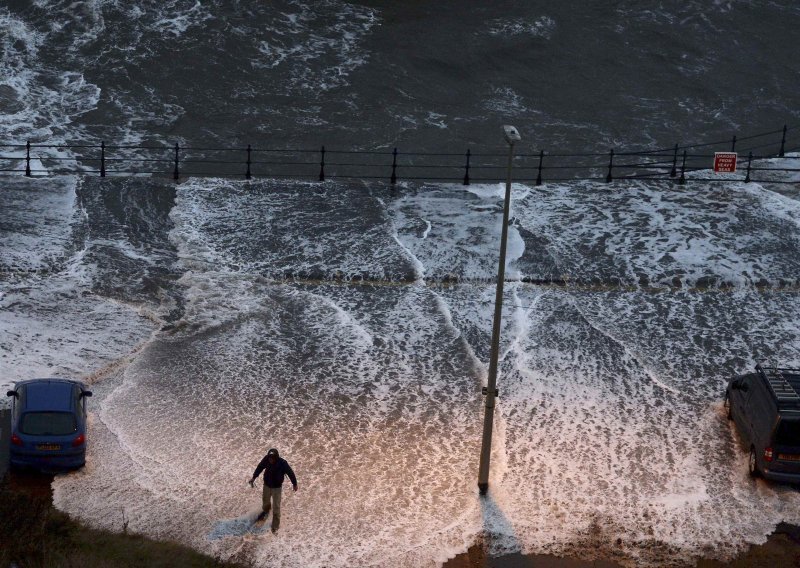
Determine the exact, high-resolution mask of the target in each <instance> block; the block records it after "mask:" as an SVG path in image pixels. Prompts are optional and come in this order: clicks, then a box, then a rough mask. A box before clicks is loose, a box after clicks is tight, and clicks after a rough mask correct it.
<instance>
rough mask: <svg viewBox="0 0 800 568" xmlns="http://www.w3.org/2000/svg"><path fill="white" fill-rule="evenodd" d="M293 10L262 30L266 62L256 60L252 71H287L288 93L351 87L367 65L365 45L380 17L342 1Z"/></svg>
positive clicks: (299, 4)
mask: <svg viewBox="0 0 800 568" xmlns="http://www.w3.org/2000/svg"><path fill="white" fill-rule="evenodd" d="M289 5H290V7H291V8H290V10H291V11H287V12H282V13H280V14H279V16H278V18H276V21H275V22H274V23H273V24H272V25H268V26H265V27H264V28H263V29H258V31H257V33H258V34H259V36H267V37H266V39H262V40H260V41H259V42H258V51H259V52H260V53H261V56H262V57H260V58H258V59H255V60H253V61H252V65H253V67H254V68H255V69H279V68H281V69H282V68H285V69H287V70H288V71H289V81H288V82H287V83H286V85H285V86H284V87H283V88H284V89H287V90H288V92H294V91H297V90H300V91H302V92H303V93H304V94H305V95H306V96H308V95H309V94H314V93H318V92H320V91H322V92H324V91H328V90H330V89H333V88H337V87H341V86H343V85H346V84H347V77H348V75H349V74H350V73H351V72H352V71H353V70H354V69H356V68H357V67H360V66H362V65H364V63H366V61H367V57H368V56H367V53H366V52H365V51H364V50H363V49H362V48H361V43H362V41H363V39H364V37H365V36H366V35H367V34H368V33H369V32H370V30H371V29H372V28H373V27H374V26H375V25H376V24H377V23H378V18H377V15H376V12H375V11H374V10H372V9H369V8H365V7H358V6H354V5H352V4H345V3H342V2H339V1H338V0H326V1H324V2H317V3H315V4H314V5H313V6H310V5H308V4H305V3H303V2H290V3H289ZM321 20H324V25H320V21H321ZM276 87H277V88H278V89H279V90H280V88H281V87H280V86H276Z"/></svg>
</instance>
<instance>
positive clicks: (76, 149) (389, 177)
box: [0, 125, 800, 185]
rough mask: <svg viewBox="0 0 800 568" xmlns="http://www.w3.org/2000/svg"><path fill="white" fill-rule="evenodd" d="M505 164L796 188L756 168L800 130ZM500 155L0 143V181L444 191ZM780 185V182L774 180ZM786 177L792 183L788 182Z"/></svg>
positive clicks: (581, 176)
mask: <svg viewBox="0 0 800 568" xmlns="http://www.w3.org/2000/svg"><path fill="white" fill-rule="evenodd" d="M520 150H521V151H520V152H519V153H518V154H517V155H516V157H515V160H514V171H515V173H514V179H515V180H516V181H520V182H529V183H533V184H535V185H540V184H542V183H546V182H560V181H576V180H591V181H603V182H609V183H610V182H612V181H615V180H632V179H639V180H657V179H667V180H673V181H675V182H676V183H680V184H684V183H686V181H687V174H688V175H689V178H688V179H694V180H699V181H706V182H719V181H726V182H729V181H732V180H739V181H744V182H750V181H765V182H770V183H797V182H796V181H793V180H791V179H777V178H780V177H781V176H778V175H775V174H774V172H783V173H791V172H798V171H800V170H799V169H792V168H785V167H777V166H778V165H777V164H770V163H765V162H764V160H765V159H768V158H776V157H784V156H785V155H786V154H787V153H790V152H795V151H799V150H800V125H795V126H788V125H784V126H783V128H781V129H777V130H772V131H769V132H762V133H759V134H754V135H749V136H745V137H738V138H737V136H732V137H731V138H729V139H726V140H718V141H715V142H704V143H698V144H683V145H682V144H680V143H676V144H675V145H674V146H672V147H668V148H659V149H654V150H643V151H642V150H639V151H630V150H624V149H610V150H609V151H608V152H601V153H574V152H548V151H546V150H543V149H540V150H533V151H528V152H526V151H525V150H524V146H523V147H522V148H521V149H520ZM715 151H730V152H738V154H739V159H740V162H739V163H740V166H739V167H738V169H737V173H736V174H727V175H725V176H715V177H708V176H706V177H697V176H693V175H692V174H693V173H694V172H700V171H709V170H710V169H711V167H712V164H713V159H714V152H715ZM506 157H507V153H505V151H503V152H497V153H492V152H474V151H473V150H472V149H467V150H466V151H465V152H458V153H440V152H406V151H400V149H399V148H394V149H392V150H373V151H362V150H337V149H330V148H326V147H325V146H321V147H320V148H318V149H297V148H294V149H281V148H270V147H258V146H252V145H247V146H246V147H228V148H220V147H198V146H191V145H186V146H181V145H180V144H179V143H175V144H174V145H172V146H156V145H114V144H106V143H105V142H101V143H100V144H99V145H90V144H75V145H71V144H67V145H64V144H46V143H31V142H30V141H28V142H26V143H25V144H3V145H0V173H3V174H6V175H15V174H19V175H25V176H37V175H63V174H82V175H99V176H100V177H111V176H159V177H167V178H171V179H173V180H175V181H180V180H181V179H182V178H186V177H202V176H212V177H231V178H241V179H253V178H256V177H259V178H293V179H311V180H318V181H325V180H327V179H360V180H385V181H387V182H389V183H391V184H396V183H397V182H399V181H403V180H419V181H432V182H453V183H463V184H465V185H469V184H470V183H474V182H484V183H485V182H500V181H502V180H503V178H504V172H505V169H506V167H507V166H506V164H505V162H504V159H505V158H506ZM783 177H784V178H786V177H787V176H783ZM795 177H796V176H795Z"/></svg>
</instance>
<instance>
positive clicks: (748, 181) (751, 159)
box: [744, 152, 753, 183]
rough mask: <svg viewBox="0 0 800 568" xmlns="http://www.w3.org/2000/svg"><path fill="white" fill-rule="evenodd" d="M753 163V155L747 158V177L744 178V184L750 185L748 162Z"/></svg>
mask: <svg viewBox="0 0 800 568" xmlns="http://www.w3.org/2000/svg"><path fill="white" fill-rule="evenodd" d="M752 161H753V153H752V152H750V154H749V155H748V156H747V177H745V178H744V183H750V162H752Z"/></svg>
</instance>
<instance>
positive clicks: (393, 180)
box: [389, 148, 397, 185]
mask: <svg viewBox="0 0 800 568" xmlns="http://www.w3.org/2000/svg"><path fill="white" fill-rule="evenodd" d="M389 181H390V182H391V183H392V185H394V184H396V183H397V148H395V149H394V151H393V152H392V177H391V178H389Z"/></svg>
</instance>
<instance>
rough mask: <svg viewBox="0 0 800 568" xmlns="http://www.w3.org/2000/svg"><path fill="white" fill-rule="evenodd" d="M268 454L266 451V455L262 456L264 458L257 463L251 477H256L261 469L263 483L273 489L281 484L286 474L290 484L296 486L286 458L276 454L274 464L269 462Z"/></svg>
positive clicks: (295, 479) (295, 480)
mask: <svg viewBox="0 0 800 568" xmlns="http://www.w3.org/2000/svg"><path fill="white" fill-rule="evenodd" d="M276 453H277V452H276ZM269 456H270V454H269V453H267V455H266V456H264V458H263V459H262V460H261V461H260V462H259V463H258V467H257V468H256V471H255V472H254V473H253V479H255V478H256V477H258V474H260V473H261V472H262V471H263V472H264V485H266V486H267V487H271V488H273V489H277V488H278V487H282V486H283V477H284V476H285V475H288V476H289V481H291V482H292V485H293V486H295V487H296V486H297V478H296V477H295V476H294V472H293V471H292V468H291V467H289V464H288V463H287V462H286V460H285V459H283V458H282V457H280V456H276V457H277V458H278V459H277V460H276V461H275V463H274V464H271V463H269Z"/></svg>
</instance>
